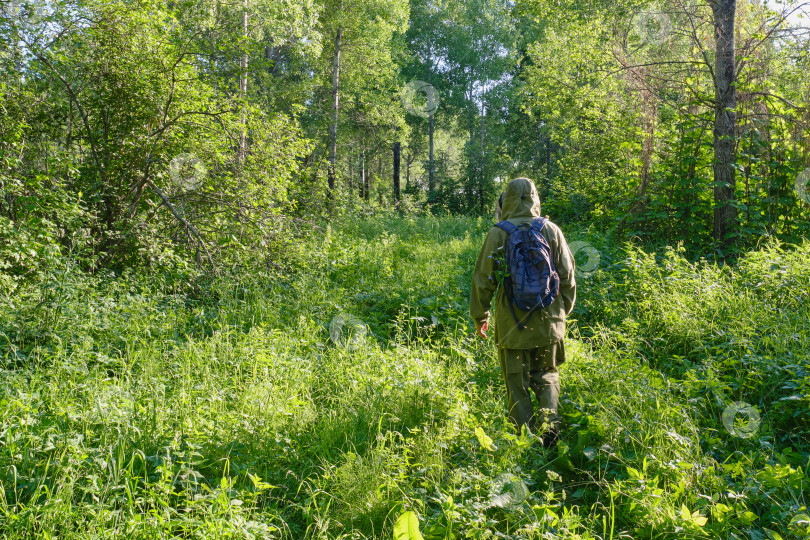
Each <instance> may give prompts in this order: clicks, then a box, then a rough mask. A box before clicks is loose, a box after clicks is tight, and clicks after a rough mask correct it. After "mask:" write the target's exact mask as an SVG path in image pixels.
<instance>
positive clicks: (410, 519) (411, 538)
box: [394, 510, 425, 540]
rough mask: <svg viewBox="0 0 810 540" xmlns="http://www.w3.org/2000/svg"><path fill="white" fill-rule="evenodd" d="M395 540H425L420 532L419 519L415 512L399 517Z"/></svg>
mask: <svg viewBox="0 0 810 540" xmlns="http://www.w3.org/2000/svg"><path fill="white" fill-rule="evenodd" d="M394 540H425V539H424V537H423V536H422V533H421V532H419V518H418V517H416V513H415V512H413V511H411V510H408V511H407V512H405V513H403V514H402V515H401V516H399V519H397V522H396V523H395V524H394Z"/></svg>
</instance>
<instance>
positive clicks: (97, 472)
mask: <svg viewBox="0 0 810 540" xmlns="http://www.w3.org/2000/svg"><path fill="white" fill-rule="evenodd" d="M488 227H489V223H487V222H484V221H482V220H473V219H468V218H435V217H413V218H408V217H405V218H401V217H393V216H390V215H379V216H371V217H365V218H363V219H357V220H354V221H351V222H349V223H347V224H343V225H336V224H333V225H331V226H328V227H325V228H323V229H320V230H319V231H318V232H317V233H316V234H314V235H313V239H311V240H307V245H306V246H305V247H302V248H301V249H300V250H299V252H298V254H297V257H298V262H297V265H298V269H297V270H296V271H295V272H294V273H290V274H287V275H283V276H279V275H274V274H272V273H268V272H266V271H263V270H259V269H258V268H247V269H242V270H240V271H232V272H228V273H225V274H223V275H220V276H219V277H214V278H212V277H210V276H201V275H197V274H195V273H194V272H192V271H175V272H173V273H172V272H169V271H160V272H158V271H149V270H146V269H144V270H140V271H137V272H136V271H129V272H126V273H123V274H121V275H114V274H112V273H110V274H106V275H96V276H88V275H85V274H82V273H80V272H78V271H77V270H75V269H72V268H70V266H69V264H68V263H65V266H64V267H63V268H60V269H58V270H54V271H52V272H51V273H50V274H49V275H46V276H45V277H44V278H43V279H42V280H40V281H38V282H37V283H19V284H13V283H11V282H8V281H3V282H2V285H3V295H4V298H3V300H2V303H1V304H0V340H2V342H0V347H1V348H0V351H2V367H3V370H2V372H0V385H1V386H2V388H0V531H2V534H3V536H4V537H6V538H31V537H45V538H48V537H50V538H56V537H58V538H104V537H122V536H123V537H132V538H159V537H163V538H168V537H173V536H179V537H193V538H223V537H230V538H291V539H292V538H294V539H298V538H311V539H314V538H390V537H391V535H392V532H393V529H394V526H395V524H396V523H397V519H398V518H399V517H400V516H401V515H403V513H405V512H407V511H412V512H415V514H416V516H417V517H418V522H419V526H420V529H421V534H423V535H424V537H425V538H428V539H440V538H441V539H444V538H448V539H449V538H516V539H517V538H538V539H539V538H551V537H555V538H556V537H559V538H582V539H589V538H600V539H608V538H683V537H720V538H762V539H764V538H772V539H778V538H785V539H788V538H805V537H807V535H808V534H810V523H808V521H810V518H808V517H807V514H808V510H807V508H806V506H807V497H806V492H807V477H808V469H809V468H810V460H809V459H808V450H810V445H809V444H808V441H809V440H810V437H809V436H808V431H810V427H809V426H808V421H807V418H808V416H807V413H808V409H810V403H809V402H808V386H809V385H810V377H808V374H807V365H808V349H809V347H810V333H808V330H807V321H808V319H810V277H809V276H810V262H808V261H809V260H810V245H808V244H804V245H803V246H798V247H795V246H780V245H771V246H767V247H764V248H762V249H760V250H759V251H756V252H752V253H750V254H748V255H747V256H745V257H743V258H742V259H741V260H740V261H739V263H738V264H736V265H735V266H733V267H732V266H721V265H717V264H715V263H711V262H708V261H696V262H695V261H689V260H687V259H686V258H685V257H684V256H683V253H681V252H680V251H679V249H678V248H672V249H668V250H665V251H663V252H659V253H645V252H644V251H642V250H640V249H638V248H636V247H632V246H626V247H624V248H618V247H616V246H612V245H610V244H609V243H606V242H605V241H604V240H603V239H601V238H599V237H598V236H594V235H588V234H586V233H585V232H580V231H576V230H571V231H566V232H567V236H568V239H569V241H574V240H583V241H584V240H588V241H591V242H592V243H593V244H594V245H595V246H596V247H597V248H598V250H599V253H600V259H599V264H598V266H597V267H596V268H594V269H593V272H589V273H587V274H583V275H581V276H580V277H579V278H578V282H579V291H578V295H579V300H578V306H577V309H576V312H575V314H574V317H573V319H575V320H572V323H571V339H569V340H568V341H567V343H566V346H567V348H568V351H567V357H568V361H567V362H566V364H564V365H563V366H562V369H561V372H562V385H563V396H562V399H561V401H562V403H561V413H562V415H563V417H564V430H565V432H564V436H563V439H562V441H561V442H560V444H559V445H558V447H557V448H556V449H555V450H543V449H542V447H541V446H540V445H539V443H538V442H537V441H536V440H535V439H534V438H533V437H531V436H529V435H527V434H525V433H523V434H516V433H514V432H513V430H512V429H511V428H510V426H509V425H508V422H507V420H506V417H505V403H504V390H503V383H502V381H501V378H500V373H499V372H498V368H497V359H496V356H495V351H494V348H493V346H492V344H491V343H487V342H483V341H478V340H475V339H473V337H472V327H471V322H470V321H469V319H468V315H467V299H468V297H469V296H468V295H469V278H470V273H471V271H472V266H473V264H474V261H475V257H476V256H477V253H478V249H479V247H480V244H481V241H482V239H483V235H484V234H485V232H486V230H487V229H488ZM579 258H580V257H578V259H579ZM580 264H583V262H582V261H580ZM743 402H744V403H743ZM735 404H736V405H735ZM729 407H732V409H731V411H732V412H734V411H735V410H737V409H739V412H738V413H737V415H736V418H735V417H734V416H735V415H733V414H732V415H731V417H730V419H729V414H728V411H729ZM734 407H737V409H734ZM746 407H747V408H746ZM724 412H726V417H725V420H726V423H725V424H724V417H723V413H724ZM757 416H758V419H757V418H756V417H757ZM735 422H736V423H735Z"/></svg>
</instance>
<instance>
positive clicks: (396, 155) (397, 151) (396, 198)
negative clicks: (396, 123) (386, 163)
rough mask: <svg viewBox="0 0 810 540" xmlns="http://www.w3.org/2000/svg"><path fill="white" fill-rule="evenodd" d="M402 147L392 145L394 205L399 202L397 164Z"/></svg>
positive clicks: (398, 144) (396, 144)
mask: <svg viewBox="0 0 810 540" xmlns="http://www.w3.org/2000/svg"><path fill="white" fill-rule="evenodd" d="M401 149H402V146H401V145H400V143H399V142H395V143H394V204H396V203H398V202H399V163H400V155H401Z"/></svg>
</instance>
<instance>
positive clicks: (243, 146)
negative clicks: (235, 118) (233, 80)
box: [238, 0, 248, 163]
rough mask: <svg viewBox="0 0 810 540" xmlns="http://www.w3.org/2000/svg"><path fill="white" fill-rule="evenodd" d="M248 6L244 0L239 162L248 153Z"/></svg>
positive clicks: (240, 74) (240, 69)
mask: <svg viewBox="0 0 810 540" xmlns="http://www.w3.org/2000/svg"><path fill="white" fill-rule="evenodd" d="M247 8H248V6H247V0H242V32H243V33H242V37H243V38H244V39H245V43H244V45H243V46H244V47H245V50H244V51H243V53H242V57H241V58H240V59H239V96H240V97H241V98H242V133H241V134H240V135H239V156H238V159H239V163H242V162H243V161H245V155H247V77H248V52H247V33H248V14H247V12H248V9H247Z"/></svg>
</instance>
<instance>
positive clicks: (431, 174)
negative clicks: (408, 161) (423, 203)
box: [408, 112, 436, 194]
mask: <svg viewBox="0 0 810 540" xmlns="http://www.w3.org/2000/svg"><path fill="white" fill-rule="evenodd" d="M429 126H430V128H429V133H430V158H429V159H428V194H430V193H433V190H434V189H436V177H435V174H436V173H435V170H436V166H435V164H434V161H433V113H432V112H431V113H430V121H429ZM408 170H409V171H410V168H408Z"/></svg>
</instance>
